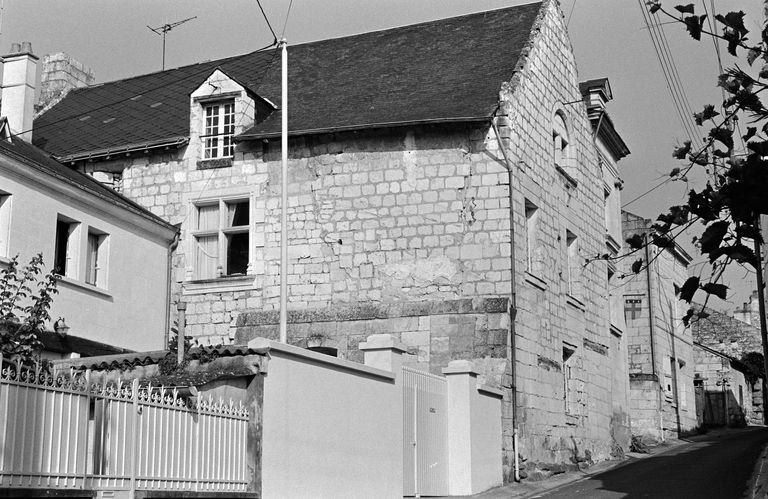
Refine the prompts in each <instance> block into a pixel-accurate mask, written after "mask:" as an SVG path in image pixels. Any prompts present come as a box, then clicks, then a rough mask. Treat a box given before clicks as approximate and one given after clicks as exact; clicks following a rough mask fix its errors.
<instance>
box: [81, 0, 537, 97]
mask: <svg viewBox="0 0 768 499" xmlns="http://www.w3.org/2000/svg"><path fill="white" fill-rule="evenodd" d="M545 1H546V0H532V1H530V2H526V3H521V4H517V5H512V6H509V7H499V8H497V9H488V10H481V11H477V12H470V13H468V14H460V15H458V16H451V17H441V18H437V19H431V20H429V21H422V22H418V23H413V24H403V25H400V26H392V27H389V28H381V29H377V30H373V31H363V32H360V33H353V34H350V35H341V36H334V37H330V38H320V39H318V40H310V41H306V42H301V43H297V44H295V45H289V46H288V48H289V49H290V48H296V47H304V46H307V45H312V44H316V43H323V42H330V41H338V40H343V39H345V38H355V37H359V36H366V35H372V34H375V33H382V32H385V31H387V32H391V31H397V30H404V29H409V28H416V27H421V26H425V25H428V24H432V23H439V22H445V21H451V20H457V19H464V18H470V17H475V16H480V15H486V14H489V13H494V12H499V11H504V10H515V9H518V8H520V7H525V6H528V5H533V4H543V3H544V2H545ZM273 48H274V46H271V47H265V48H261V49H258V50H254V51H252V52H246V53H244V54H239V55H232V56H227V57H222V58H221V59H210V60H207V61H198V62H193V63H192V64H187V65H184V66H178V67H175V68H171V69H161V70H159V71H152V72H149V73H143V74H140V75H135V76H129V77H127V78H118V79H115V80H109V81H105V82H101V83H96V84H93V85H88V86H85V87H78V88H76V89H73V90H72V92H77V91H83V90H88V89H92V88H98V87H100V86H104V85H108V84H113V83H118V82H123V81H129V80H133V79H136V78H142V77H146V76H152V75H157V74H160V73H170V72H172V71H178V70H180V69H185V68H191V67H193V66H198V65H201V64H214V63H215V64H216V65H217V66H220V65H221V64H223V63H225V62H228V61H229V60H233V59H240V58H242V57H246V56H249V55H254V54H257V53H261V52H267V51H269V50H272V49H273Z"/></svg>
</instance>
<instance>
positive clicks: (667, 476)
mask: <svg viewBox="0 0 768 499" xmlns="http://www.w3.org/2000/svg"><path fill="white" fill-rule="evenodd" d="M767 442H768V428H754V429H745V430H742V431H733V432H727V433H720V434H714V435H711V436H710V435H707V436H705V437H704V438H703V439H702V440H698V441H696V442H693V443H691V444H689V445H683V446H680V447H678V448H676V449H673V450H671V451H669V452H665V453H663V454H661V455H658V456H654V457H651V458H648V459H642V460H639V461H637V462H635V463H631V464H628V465H626V466H621V467H619V468H616V469H614V470H611V471H608V472H606V473H602V474H600V475H597V476H595V477H593V478H590V479H588V480H583V481H580V482H577V483H573V484H571V485H567V486H564V487H562V488H560V489H557V490H555V491H553V492H550V493H544V494H540V495H537V496H536V497H546V498H568V499H570V498H578V497H584V498H590V499H593V498H602V499H615V498H623V499H633V498H639V497H654V498H655V497H660V498H666V497H670V498H676V499H679V498H686V497H691V498H694V497H695V498H699V499H700V498H710V497H711V498H740V497H744V494H745V493H746V492H747V490H746V488H747V485H748V482H749V481H750V477H751V476H752V472H753V469H754V465H755V462H756V461H757V458H758V456H759V455H760V452H761V450H762V448H763V446H765V444H766V443H767Z"/></svg>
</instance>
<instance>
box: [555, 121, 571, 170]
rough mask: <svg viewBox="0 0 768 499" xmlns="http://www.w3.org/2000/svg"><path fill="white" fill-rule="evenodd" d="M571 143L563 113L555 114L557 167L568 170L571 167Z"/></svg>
mask: <svg viewBox="0 0 768 499" xmlns="http://www.w3.org/2000/svg"><path fill="white" fill-rule="evenodd" d="M569 143H570V139H569V137H568V127H567V126H566V124H565V118H563V115H562V113H561V112H559V111H558V112H557V113H555V118H554V119H553V122H552V150H553V154H554V159H555V165H556V166H559V167H560V168H566V167H568V166H570V165H569V157H570V151H569Z"/></svg>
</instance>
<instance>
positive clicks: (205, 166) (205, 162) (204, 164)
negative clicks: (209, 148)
mask: <svg viewBox="0 0 768 499" xmlns="http://www.w3.org/2000/svg"><path fill="white" fill-rule="evenodd" d="M229 166H232V158H231V157H230V158H217V159H201V160H199V161H198V162H197V169H198V170H213V169H216V168H227V167H229Z"/></svg>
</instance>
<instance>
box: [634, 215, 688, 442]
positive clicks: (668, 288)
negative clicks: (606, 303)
mask: <svg viewBox="0 0 768 499" xmlns="http://www.w3.org/2000/svg"><path fill="white" fill-rule="evenodd" d="M650 224H651V221H650V220H645V219H643V218H641V217H638V216H636V215H633V214H631V213H627V212H625V213H624V214H623V226H624V238H625V239H626V238H628V237H630V236H632V235H633V234H643V233H644V232H645V231H646V230H647V228H648V227H650ZM636 258H641V259H642V260H643V269H642V270H641V272H640V273H639V274H634V273H633V272H632V271H631V270H630V266H631V265H632V263H633V262H634V260H635V259H636ZM636 258H631V259H630V258H628V259H624V260H622V262H621V265H622V267H623V268H622V270H623V272H624V273H625V274H626V277H625V278H624V280H623V285H622V291H623V293H624V300H625V304H624V306H625V317H626V324H627V330H626V331H627V341H628V347H627V348H628V363H629V376H630V398H631V406H632V413H631V424H632V433H633V434H634V435H638V436H641V437H643V438H644V439H645V440H646V441H663V440H665V439H666V438H667V437H674V436H678V435H679V434H680V433H681V432H685V431H688V430H691V429H692V428H694V427H695V426H696V424H697V423H696V407H695V392H694V387H693V375H694V362H693V360H694V359H693V351H692V347H693V338H692V334H691V330H690V328H686V327H685V326H684V325H683V323H682V317H683V315H684V313H685V311H686V309H687V307H685V306H684V304H683V303H681V302H680V301H679V300H678V299H677V297H676V296H675V291H674V289H675V285H678V286H680V285H682V284H683V283H684V282H685V280H686V279H687V277H688V271H687V266H688V263H689V262H690V257H688V255H687V254H685V253H684V252H683V251H682V250H681V249H679V248H674V249H672V250H660V249H658V248H655V247H653V246H650V247H649V248H648V253H647V254H646V253H645V250H641V251H639V252H638V253H637V257H636ZM647 262H650V265H648V264H647ZM649 286H650V291H649Z"/></svg>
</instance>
